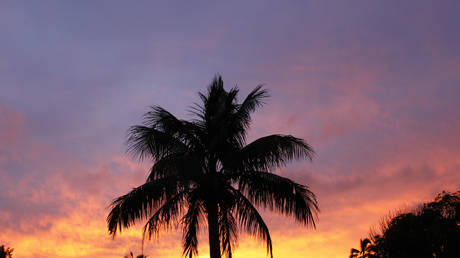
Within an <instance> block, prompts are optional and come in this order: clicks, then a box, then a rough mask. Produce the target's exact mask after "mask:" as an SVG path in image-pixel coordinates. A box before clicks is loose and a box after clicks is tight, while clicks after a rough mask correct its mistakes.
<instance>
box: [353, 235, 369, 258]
mask: <svg viewBox="0 0 460 258" xmlns="http://www.w3.org/2000/svg"><path fill="white" fill-rule="evenodd" d="M359 242H360V247H361V250H357V249H355V248H352V249H351V251H350V258H370V257H373V255H374V251H373V245H372V242H371V240H369V238H364V239H361V240H360V241H359Z"/></svg>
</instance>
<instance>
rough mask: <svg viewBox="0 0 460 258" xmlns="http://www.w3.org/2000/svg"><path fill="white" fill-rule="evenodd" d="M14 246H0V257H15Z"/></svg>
mask: <svg viewBox="0 0 460 258" xmlns="http://www.w3.org/2000/svg"><path fill="white" fill-rule="evenodd" d="M13 251H14V249H13V248H9V247H7V248H6V249H5V246H4V245H2V246H0V258H12V257H13Z"/></svg>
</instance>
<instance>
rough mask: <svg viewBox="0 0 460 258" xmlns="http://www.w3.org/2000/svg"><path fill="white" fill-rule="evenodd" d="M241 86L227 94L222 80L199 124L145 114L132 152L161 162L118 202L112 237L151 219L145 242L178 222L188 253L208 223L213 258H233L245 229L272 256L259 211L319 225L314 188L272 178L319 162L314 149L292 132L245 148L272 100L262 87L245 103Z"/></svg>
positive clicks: (131, 137)
mask: <svg viewBox="0 0 460 258" xmlns="http://www.w3.org/2000/svg"><path fill="white" fill-rule="evenodd" d="M238 91H239V90H238V88H236V87H235V88H232V89H230V90H229V91H226V90H225V89H224V87H223V81H222V78H221V77H220V76H219V77H215V78H214V80H213V82H212V83H211V85H210V86H209V87H208V90H207V93H206V94H203V93H199V96H200V98H201V100H202V104H201V105H198V104H196V106H194V108H193V110H192V113H193V115H195V116H196V118H195V119H194V120H191V121H186V120H180V119H178V118H176V117H175V116H174V115H172V114H171V113H169V112H168V111H166V110H165V109H163V108H161V107H152V110H151V111H150V112H148V113H146V114H145V115H144V123H143V125H136V126H132V127H131V128H130V130H129V133H128V140H127V145H128V152H129V153H131V154H133V155H134V156H135V157H138V158H139V159H141V160H142V159H145V158H150V159H152V160H153V161H154V164H153V166H152V167H151V169H150V174H149V176H148V177H147V180H146V182H145V183H144V184H143V185H141V186H139V187H137V188H134V189H133V190H132V191H131V192H129V193H128V194H126V195H123V196H120V197H119V198H117V199H115V200H114V201H113V203H112V204H111V211H110V213H109V215H108V217H107V223H108V230H109V233H110V234H111V235H112V236H113V237H115V235H116V234H117V232H118V231H120V232H121V230H122V228H128V227H130V226H131V225H133V224H134V223H135V222H137V221H139V220H143V219H147V223H146V224H145V226H144V237H146V236H148V238H149V239H150V238H151V237H152V236H158V234H159V232H160V231H162V230H167V229H169V228H170V227H171V226H172V225H173V224H175V223H177V222H179V223H181V225H182V227H183V255H185V256H188V257H192V256H193V255H197V254H198V238H197V233H198V232H199V230H200V228H201V227H202V226H203V224H204V223H205V222H207V226H208V233H209V246H210V257H211V258H218V257H221V255H222V254H225V255H226V256H227V257H232V248H233V247H234V244H235V243H236V242H237V238H238V229H241V230H243V231H245V232H248V233H250V234H252V235H255V236H256V237H257V238H259V239H262V240H263V241H264V242H265V244H266V249H267V253H269V254H270V256H271V257H273V254H272V240H271V237H270V233H269V230H268V227H267V225H266V223H265V222H264V220H263V219H262V216H261V215H260V214H259V212H258V211H257V209H256V206H258V207H262V208H268V209H270V210H272V211H275V212H278V213H280V214H283V215H287V216H290V217H292V218H294V219H295V220H296V221H298V222H300V223H301V224H303V225H307V226H312V227H315V221H314V219H315V216H316V214H317V212H318V205H317V201H316V197H315V195H314V194H313V193H312V192H311V191H310V190H309V189H308V187H306V186H304V185H301V184H298V183H296V182H294V181H292V180H290V179H288V178H284V177H281V176H278V175H276V174H274V173H273V171H274V170H275V169H276V168H279V167H281V166H283V165H285V164H286V163H288V162H289V161H291V160H295V159H301V158H308V159H310V160H311V159H312V157H313V155H314V151H313V149H312V148H311V147H310V145H308V144H307V143H306V142H304V141H303V140H302V139H299V138H296V137H293V136H290V135H278V134H276V135H270V136H266V137H262V138H260V139H257V140H255V141H253V142H252V143H249V144H247V145H246V131H247V129H248V127H249V124H250V122H251V113H252V112H253V111H255V110H256V108H257V107H259V106H261V105H262V104H263V103H262V100H263V99H264V98H266V97H267V96H268V94H267V91H266V90H264V89H263V88H262V86H258V87H256V88H255V89H254V90H253V91H252V92H251V93H249V95H248V96H247V97H246V98H245V99H244V100H243V102H241V103H238V102H237V95H238Z"/></svg>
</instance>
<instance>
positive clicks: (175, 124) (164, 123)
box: [144, 106, 201, 148]
mask: <svg viewBox="0 0 460 258" xmlns="http://www.w3.org/2000/svg"><path fill="white" fill-rule="evenodd" d="M151 109H152V110H151V111H149V112H147V113H145V114H144V125H146V126H147V127H150V128H155V129H157V130H160V131H162V132H165V133H166V134H169V135H171V136H173V137H175V138H177V139H180V140H181V141H182V142H183V143H185V144H186V145H187V146H188V147H189V148H197V147H199V146H201V143H200V141H199V137H198V135H199V133H200V131H201V129H200V127H199V126H198V125H197V124H195V123H193V122H189V121H186V120H181V119H178V118H177V117H175V116H174V115H173V114H171V113H170V112H169V111H167V110H165V109H164V108H162V107H159V106H152V107H151Z"/></svg>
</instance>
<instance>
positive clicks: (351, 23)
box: [0, 1, 460, 258]
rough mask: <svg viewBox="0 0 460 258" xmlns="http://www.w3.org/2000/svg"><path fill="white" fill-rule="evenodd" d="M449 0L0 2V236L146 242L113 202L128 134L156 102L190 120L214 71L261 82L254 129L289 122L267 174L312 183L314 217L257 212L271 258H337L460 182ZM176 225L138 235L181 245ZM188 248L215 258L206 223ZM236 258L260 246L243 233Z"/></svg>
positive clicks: (141, 176) (64, 252) (118, 253)
mask: <svg viewBox="0 0 460 258" xmlns="http://www.w3.org/2000/svg"><path fill="white" fill-rule="evenodd" d="M459 13H460V2H458V1H443V2H436V3H434V2H432V1H407V2H403V3H402V2H397V1H372V2H370V1H353V2H342V1H340V2H339V1H322V2H321V3H319V2H312V1H292V2H289V3H284V2H283V3H278V2H275V1H268V2H265V1H251V2H250V3H246V2H243V1H238V2H232V3H210V2H205V1H198V2H194V3H189V2H187V3H179V2H168V3H156V2H155V3H154V2H149V1H136V2H131V3H127V2H122V1H97V2H93V1H91V2H90V1H79V2H64V1H43V2H42V1H40V3H38V2H27V3H26V2H20V1H2V2H0V35H3V37H2V40H1V41H0V189H1V194H0V227H1V228H2V230H1V231H0V245H5V247H11V248H14V253H13V254H14V257H18V258H21V257H38V258H44V257H51V256H52V257H62V258H71V257H72V258H73V257H89V256H92V257H102V258H104V257H123V255H126V254H128V252H129V251H132V252H133V253H134V254H140V253H141V248H142V247H141V242H142V230H141V226H142V225H143V223H142V222H140V223H137V224H136V226H135V227H133V228H132V229H129V230H124V231H123V232H122V234H121V235H118V236H117V237H116V238H115V239H112V238H111V236H110V235H109V233H108V230H107V224H106V217H107V214H108V212H109V209H108V206H109V204H110V202H111V201H112V200H113V199H115V198H116V197H118V196H120V195H123V194H125V193H127V192H128V191H129V190H131V189H132V188H133V187H137V186H139V185H140V184H142V183H143V182H144V181H145V178H146V175H147V172H148V167H149V165H151V163H149V162H148V161H144V162H142V163H139V162H138V161H137V160H136V159H134V158H132V157H130V156H129V155H128V154H127V153H126V145H125V142H126V133H127V130H128V129H129V127H130V126H132V125H137V124H141V122H142V115H143V114H144V113H145V112H146V111H148V109H149V107H150V106H161V107H163V108H165V109H166V110H168V111H170V112H171V113H173V114H174V115H176V116H178V117H179V118H181V119H187V120H189V119H192V116H191V115H190V112H189V111H190V108H191V106H192V105H193V103H196V102H199V101H200V99H199V96H198V94H197V93H198V92H205V91H206V87H207V86H208V85H209V84H210V83H211V81H212V78H213V77H214V76H215V75H217V74H220V75H222V78H223V81H224V86H225V89H227V90H228V89H230V88H232V87H234V86H235V85H236V86H238V88H239V89H240V99H239V100H240V101H241V98H243V97H244V96H246V95H247V94H248V93H249V92H250V91H251V90H252V89H254V88H255V87H256V86H257V85H260V84H263V85H264V88H265V89H267V90H268V91H269V94H270V97H269V98H267V99H266V100H265V101H264V102H265V104H264V105H263V107H262V108H260V109H259V110H257V111H256V112H255V113H254V114H253V120H252V123H251V127H250V129H249V135H248V139H247V142H250V141H252V140H254V139H257V138H259V137H262V136H265V135H269V134H277V133H280V134H288V135H293V136H296V137H299V138H302V139H305V140H306V142H308V143H309V144H310V145H312V146H313V148H314V150H315V152H316V156H315V157H314V159H313V161H312V162H310V161H297V162H292V163H290V164H289V165H288V166H287V167H284V168H281V169H279V170H277V171H276V173H277V174H279V175H282V176H286V177H289V178H291V179H293V180H295V181H296V182H298V183H301V184H305V185H306V186H308V187H309V188H310V190H311V191H312V192H314V193H315V194H316V196H317V198H318V203H319V208H320V213H319V215H318V220H317V222H316V226H317V227H316V229H312V228H310V227H302V226H300V225H299V224H298V223H296V222H294V221H293V220H291V219H288V218H286V217H284V216H281V215H277V214H275V213H271V212H268V211H264V212H263V213H262V216H263V218H264V220H265V221H266V222H267V224H268V227H269V229H270V232H271V235H272V238H273V252H274V257H279V258H283V257H306V258H309V257H311V258H318V257H319V258H321V257H325V258H335V257H348V256H349V254H350V249H351V248H352V247H356V246H358V245H359V240H360V239H361V238H364V237H366V236H367V235H368V233H369V230H370V228H371V227H375V226H378V224H379V222H380V220H381V218H383V217H384V216H386V215H387V214H389V213H391V212H395V211H397V210H401V209H402V210H405V209H406V210H407V209H412V208H414V207H416V206H417V205H419V204H420V203H424V202H428V201H431V200H433V199H434V198H435V197H436V194H438V193H440V192H441V191H443V190H446V191H451V192H455V191H458V190H460V173H459V171H460V158H459V157H460V148H458V146H460V101H459V99H460V73H459V71H460V47H459V46H460V34H459V33H458V24H460V16H459V15H458V14H459ZM181 241H182V238H181V231H180V230H172V231H170V232H165V233H162V234H161V236H160V238H159V240H152V241H146V242H145V246H144V254H146V255H148V257H179V256H180V255H181V254H182V242H181ZM199 243H200V244H199V250H200V252H199V256H198V257H209V251H208V250H209V249H208V242H207V234H206V232H205V231H203V232H202V233H201V235H200V238H199ZM234 257H255V258H258V257H260V258H262V257H269V256H267V255H266V250H265V246H264V245H263V243H262V242H259V241H257V240H254V238H253V237H251V236H249V235H245V234H241V235H240V238H239V245H238V248H237V249H236V250H235V252H234Z"/></svg>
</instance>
